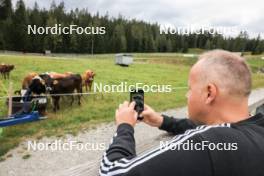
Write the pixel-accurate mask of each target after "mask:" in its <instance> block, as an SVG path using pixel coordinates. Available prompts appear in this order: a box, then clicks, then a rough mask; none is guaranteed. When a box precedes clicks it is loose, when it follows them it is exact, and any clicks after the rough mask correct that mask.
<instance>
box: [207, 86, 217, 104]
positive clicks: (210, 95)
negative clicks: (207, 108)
mask: <svg viewBox="0 0 264 176" xmlns="http://www.w3.org/2000/svg"><path fill="white" fill-rule="evenodd" d="M206 89H207V90H206V91H207V97H206V101H205V103H206V104H211V103H212V102H213V101H214V100H215V98H216V95H217V87H216V86H215V85H214V84H212V83H209V84H208V85H207V88H206Z"/></svg>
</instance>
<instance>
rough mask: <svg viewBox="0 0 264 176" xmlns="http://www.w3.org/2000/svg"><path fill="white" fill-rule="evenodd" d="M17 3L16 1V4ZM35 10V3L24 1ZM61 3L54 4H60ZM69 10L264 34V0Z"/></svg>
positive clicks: (136, 2) (109, 2)
mask: <svg viewBox="0 0 264 176" xmlns="http://www.w3.org/2000/svg"><path fill="white" fill-rule="evenodd" d="M16 1H17V0H13V3H14V4H15V2H16ZM24 1H25V3H26V5H27V6H28V7H33V5H34V2H35V1H36V0H24ZM61 1H62V0H55V2H56V3H57V4H58V3H59V2H61ZM36 2H37V3H38V5H39V6H40V7H45V8H49V7H50V4H51V2H52V0H37V1H36ZM64 3H65V7H66V10H69V9H73V8H77V7H78V8H87V9H88V10H89V11H90V12H92V13H95V12H97V11H99V12H100V14H105V13H106V12H108V13H109V15H110V16H118V14H122V15H123V16H125V17H126V18H129V19H131V18H136V19H140V20H144V21H147V22H158V23H159V24H161V25H172V26H176V27H177V26H180V27H187V26H191V27H202V26H210V27H219V26H220V27H227V29H238V30H247V31H248V32H250V33H251V34H254V35H256V34H257V33H261V35H262V36H264V35H263V33H264V15H263V14H264V1H263V0H64Z"/></svg>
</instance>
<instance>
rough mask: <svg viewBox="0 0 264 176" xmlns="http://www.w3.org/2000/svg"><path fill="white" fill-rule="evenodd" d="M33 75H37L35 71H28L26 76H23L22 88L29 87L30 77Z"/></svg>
mask: <svg viewBox="0 0 264 176" xmlns="http://www.w3.org/2000/svg"><path fill="white" fill-rule="evenodd" d="M35 76H38V74H37V73H35V72H32V73H29V74H28V75H27V76H25V78H24V79H23V81H22V89H28V88H29V85H30V84H31V82H32V79H33V78H34V77H35Z"/></svg>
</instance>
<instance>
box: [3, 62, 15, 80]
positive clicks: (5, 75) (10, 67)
mask: <svg viewBox="0 0 264 176" xmlns="http://www.w3.org/2000/svg"><path fill="white" fill-rule="evenodd" d="M14 68H15V66H14V65H9V64H1V65H0V73H1V75H2V77H3V78H4V79H9V76H10V72H11V71H12V70H13V69H14Z"/></svg>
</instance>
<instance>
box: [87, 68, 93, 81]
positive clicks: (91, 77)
mask: <svg viewBox="0 0 264 176" xmlns="http://www.w3.org/2000/svg"><path fill="white" fill-rule="evenodd" d="M94 76H95V72H93V71H92V70H87V71H86V81H93V80H94Z"/></svg>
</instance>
